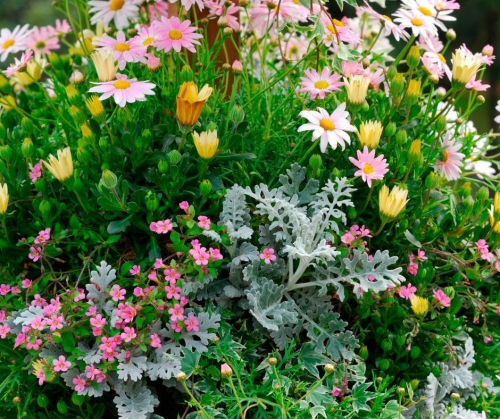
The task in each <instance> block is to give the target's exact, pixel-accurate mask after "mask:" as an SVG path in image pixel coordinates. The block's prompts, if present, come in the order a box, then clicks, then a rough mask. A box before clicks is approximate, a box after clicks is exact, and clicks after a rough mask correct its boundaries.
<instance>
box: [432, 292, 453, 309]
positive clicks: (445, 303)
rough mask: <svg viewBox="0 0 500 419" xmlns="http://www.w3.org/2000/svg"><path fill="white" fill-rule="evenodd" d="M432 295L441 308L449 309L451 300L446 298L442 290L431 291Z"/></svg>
mask: <svg viewBox="0 0 500 419" xmlns="http://www.w3.org/2000/svg"><path fill="white" fill-rule="evenodd" d="M432 295H434V298H435V299H436V300H437V302H438V303H439V304H441V305H442V306H443V307H449V306H450V302H451V298H450V297H448V296H447V295H446V294H445V293H444V292H443V290H440V289H439V290H434V291H432Z"/></svg>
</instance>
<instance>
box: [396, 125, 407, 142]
mask: <svg viewBox="0 0 500 419" xmlns="http://www.w3.org/2000/svg"><path fill="white" fill-rule="evenodd" d="M407 140H408V136H407V134H406V131H403V130H401V129H400V130H399V131H398V132H397V133H396V142H397V143H398V144H399V145H401V146H402V145H404V144H406V141H407Z"/></svg>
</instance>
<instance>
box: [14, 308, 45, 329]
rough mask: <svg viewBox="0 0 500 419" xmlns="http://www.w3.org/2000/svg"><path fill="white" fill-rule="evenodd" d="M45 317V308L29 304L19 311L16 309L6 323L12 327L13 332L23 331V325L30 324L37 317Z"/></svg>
mask: <svg viewBox="0 0 500 419" xmlns="http://www.w3.org/2000/svg"><path fill="white" fill-rule="evenodd" d="M36 316H41V317H43V308H42V307H35V306H29V307H26V308H24V309H22V310H19V311H14V312H13V313H12V314H11V315H10V316H9V317H7V319H6V320H5V323H6V324H7V325H8V326H9V327H10V331H11V332H12V333H21V331H22V328H23V326H29V325H30V324H31V321H32V320H33V319H34V318H35V317H36Z"/></svg>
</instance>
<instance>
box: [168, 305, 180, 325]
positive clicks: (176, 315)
mask: <svg viewBox="0 0 500 419" xmlns="http://www.w3.org/2000/svg"><path fill="white" fill-rule="evenodd" d="M168 314H170V320H171V321H174V322H175V321H179V320H184V308H183V307H182V306H181V305H180V304H175V305H174V306H173V307H172V308H169V309H168Z"/></svg>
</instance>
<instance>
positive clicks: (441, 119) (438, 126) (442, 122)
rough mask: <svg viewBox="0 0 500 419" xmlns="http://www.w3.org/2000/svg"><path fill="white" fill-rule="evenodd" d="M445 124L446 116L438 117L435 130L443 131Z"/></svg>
mask: <svg viewBox="0 0 500 419" xmlns="http://www.w3.org/2000/svg"><path fill="white" fill-rule="evenodd" d="M447 124H448V122H447V121H446V118H445V117H444V116H440V117H438V119H436V130H437V131H438V132H443V131H445V130H446V126H447Z"/></svg>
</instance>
